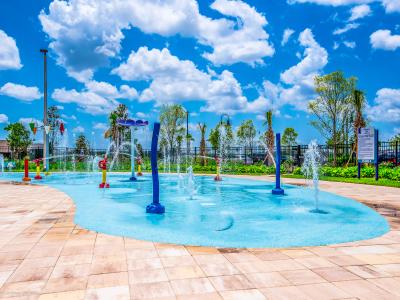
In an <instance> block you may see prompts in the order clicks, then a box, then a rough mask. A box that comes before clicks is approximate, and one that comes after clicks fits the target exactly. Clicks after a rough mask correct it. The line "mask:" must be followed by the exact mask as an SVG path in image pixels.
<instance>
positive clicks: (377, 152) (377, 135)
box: [374, 129, 379, 181]
mask: <svg viewBox="0 0 400 300" xmlns="http://www.w3.org/2000/svg"><path fill="white" fill-rule="evenodd" d="M374 131H375V134H374V139H375V141H374V144H375V145H374V146H375V153H374V154H375V180H376V181H378V179H379V131H378V129H374Z"/></svg>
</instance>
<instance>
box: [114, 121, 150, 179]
mask: <svg viewBox="0 0 400 300" xmlns="http://www.w3.org/2000/svg"><path fill="white" fill-rule="evenodd" d="M117 123H118V125H121V126H125V127H130V129H131V177H130V178H129V180H130V181H136V180H137V178H136V175H135V147H136V146H135V139H134V133H135V128H137V127H143V126H147V125H148V124H149V122H148V121H144V120H133V119H118V120H117Z"/></svg>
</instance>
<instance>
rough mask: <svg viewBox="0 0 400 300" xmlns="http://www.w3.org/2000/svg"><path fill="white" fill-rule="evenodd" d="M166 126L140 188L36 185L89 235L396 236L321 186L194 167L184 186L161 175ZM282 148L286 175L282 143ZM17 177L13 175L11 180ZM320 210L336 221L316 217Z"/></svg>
mask: <svg viewBox="0 0 400 300" xmlns="http://www.w3.org/2000/svg"><path fill="white" fill-rule="evenodd" d="M159 126H160V125H159V124H158V123H155V124H154V130H153V134H152V144H151V146H152V151H151V154H152V155H151V164H152V174H151V175H148V174H144V176H143V177H142V178H140V179H139V180H137V181H135V183H134V184H132V182H130V181H127V180H126V179H125V178H126V175H125V174H115V173H111V174H108V176H107V183H109V184H110V188H108V189H99V188H98V186H97V184H98V180H99V175H98V173H97V172H95V173H66V174H63V173H60V174H57V173H54V174H52V176H47V177H44V178H43V179H42V180H38V181H35V182H37V183H39V184H47V185H50V186H52V187H55V188H57V189H60V190H62V191H64V192H65V193H67V194H68V195H69V196H70V197H71V198H72V199H73V200H74V202H75V204H76V207H77V210H76V215H75V222H76V223H77V224H79V225H80V226H82V227H84V228H87V229H91V230H96V231H98V232H103V233H107V234H113V235H120V236H129V237H133V238H136V239H143V240H151V241H156V242H167V243H176V244H185V245H199V246H218V247H292V246H316V245H327V244H332V243H335V244H336V243H341V242H350V241H355V240H362V239H369V238H373V237H377V236H380V235H382V234H384V233H385V232H387V231H388V230H389V226H388V224H387V222H386V220H385V219H384V218H383V217H382V216H380V215H379V214H378V213H376V212H375V211H374V210H372V209H370V208H368V207H367V206H365V205H363V204H361V203H359V202H356V201H353V200H351V199H348V198H344V197H340V196H338V195H335V194H331V193H326V192H323V191H319V190H318V193H316V191H315V190H314V188H315V186H314V185H312V188H304V187H297V186H290V185H285V190H284V193H283V195H282V194H278V195H275V194H273V193H272V192H271V191H272V190H274V189H277V188H281V189H282V187H281V185H280V181H279V182H276V183H275V184H272V183H269V182H265V181H259V180H252V179H243V178H231V177H228V176H225V177H224V180H223V181H215V180H214V178H213V176H194V175H193V170H192V168H191V167H189V168H188V173H187V180H185V181H184V184H183V185H182V186H181V185H180V180H179V177H178V175H175V174H158V164H157V143H158V134H159V129H160V127H159ZM277 138H279V137H277ZM277 146H278V149H277V152H276V162H277V167H278V165H279V161H280V157H279V143H278V141H277ZM311 148H312V146H310V149H311ZM310 151H311V150H310ZM310 157H311V156H310ZM277 169H278V168H277ZM277 172H278V170H277ZM277 175H279V173H277ZM7 176H8V177H7ZM12 176H13V174H11V173H6V178H9V179H13V177H12ZM19 176H20V175H18V177H19ZM28 177H29V176H28ZM278 177H279V176H278ZM19 178H20V177H19ZM278 179H279V178H278ZM103 182H106V181H103ZM316 187H318V186H316ZM316 194H317V195H318V203H316V200H315V195H316ZM149 202H151V203H150V204H149ZM161 203H163V204H164V205H165V206H164V205H162V204H161ZM316 207H317V208H318V209H319V210H321V211H322V210H323V211H324V212H328V213H326V214H323V213H315V211H314V210H315V208H316Z"/></svg>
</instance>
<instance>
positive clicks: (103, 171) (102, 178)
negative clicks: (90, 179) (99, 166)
mask: <svg viewBox="0 0 400 300" xmlns="http://www.w3.org/2000/svg"><path fill="white" fill-rule="evenodd" d="M102 173H103V174H102V177H101V182H102V183H103V184H106V180H107V171H106V170H102Z"/></svg>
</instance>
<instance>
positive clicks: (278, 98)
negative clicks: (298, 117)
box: [263, 29, 328, 111]
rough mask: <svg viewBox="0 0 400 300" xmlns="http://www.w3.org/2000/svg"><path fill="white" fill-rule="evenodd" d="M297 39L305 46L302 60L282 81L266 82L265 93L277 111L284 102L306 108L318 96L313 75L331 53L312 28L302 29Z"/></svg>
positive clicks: (282, 74)
mask: <svg viewBox="0 0 400 300" xmlns="http://www.w3.org/2000/svg"><path fill="white" fill-rule="evenodd" d="M298 40H299V42H300V45H301V46H303V47H304V48H305V50H304V54H303V58H302V60H301V61H300V62H299V63H298V64H297V65H295V66H293V67H291V68H289V69H287V70H286V71H284V72H283V73H281V75H280V79H281V82H280V83H278V84H274V83H272V82H270V81H264V83H263V87H264V90H263V96H264V97H265V99H267V100H268V101H269V102H270V104H269V106H270V107H271V108H272V109H273V110H275V111H277V110H278V109H279V107H282V106H284V105H290V106H292V107H293V108H295V109H297V110H304V111H305V110H307V105H308V102H309V101H310V100H312V99H313V98H314V96H315V92H314V78H315V76H318V75H320V73H321V72H322V70H323V68H324V67H325V66H326V65H327V64H328V52H327V51H326V50H325V49H324V48H322V47H321V46H320V45H319V44H318V43H317V41H316V40H315V38H314V35H313V33H312V31H311V30H310V29H305V30H304V31H303V32H301V34H300V36H299V39H298Z"/></svg>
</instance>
